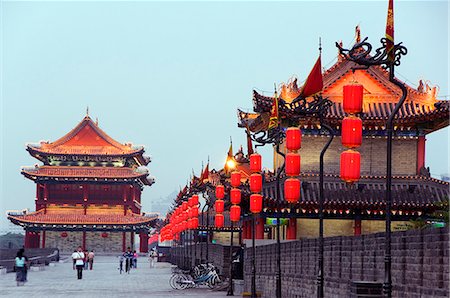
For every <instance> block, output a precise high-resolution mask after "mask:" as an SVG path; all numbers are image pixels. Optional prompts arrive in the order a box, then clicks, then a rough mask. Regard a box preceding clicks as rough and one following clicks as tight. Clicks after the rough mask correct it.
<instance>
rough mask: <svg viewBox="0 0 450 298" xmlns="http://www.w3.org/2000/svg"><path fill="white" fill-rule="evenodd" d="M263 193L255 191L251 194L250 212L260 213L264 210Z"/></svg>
mask: <svg viewBox="0 0 450 298" xmlns="http://www.w3.org/2000/svg"><path fill="white" fill-rule="evenodd" d="M262 199H263V198H262V195H260V194H259V193H254V194H252V195H250V212H252V213H260V212H261V210H262Z"/></svg>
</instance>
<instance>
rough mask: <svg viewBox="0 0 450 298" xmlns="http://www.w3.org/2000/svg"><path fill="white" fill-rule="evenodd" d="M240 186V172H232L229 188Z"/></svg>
mask: <svg viewBox="0 0 450 298" xmlns="http://www.w3.org/2000/svg"><path fill="white" fill-rule="evenodd" d="M239 185H241V172H237V171H235V172H233V173H231V186H233V187H239Z"/></svg>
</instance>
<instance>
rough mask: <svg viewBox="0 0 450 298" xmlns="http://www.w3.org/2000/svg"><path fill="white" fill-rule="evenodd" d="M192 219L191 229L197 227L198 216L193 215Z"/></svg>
mask: <svg viewBox="0 0 450 298" xmlns="http://www.w3.org/2000/svg"><path fill="white" fill-rule="evenodd" d="M191 220H192V224H191V225H192V229H198V217H194V218H192V219H191Z"/></svg>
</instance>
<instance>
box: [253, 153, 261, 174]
mask: <svg viewBox="0 0 450 298" xmlns="http://www.w3.org/2000/svg"><path fill="white" fill-rule="evenodd" d="M261 168H262V157H261V155H260V154H258V153H253V154H251V155H250V171H251V172H252V173H254V172H261Z"/></svg>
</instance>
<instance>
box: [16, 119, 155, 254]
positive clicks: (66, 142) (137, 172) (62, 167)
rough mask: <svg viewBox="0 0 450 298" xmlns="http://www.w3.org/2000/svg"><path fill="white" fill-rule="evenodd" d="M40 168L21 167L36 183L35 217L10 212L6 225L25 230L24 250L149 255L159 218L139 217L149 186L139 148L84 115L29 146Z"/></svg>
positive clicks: (141, 215) (147, 174)
mask: <svg viewBox="0 0 450 298" xmlns="http://www.w3.org/2000/svg"><path fill="white" fill-rule="evenodd" d="M26 150H27V151H28V152H29V153H30V155H31V156H33V157H34V158H36V159H37V160H39V161H40V162H42V165H40V166H39V165H35V166H33V167H23V168H22V175H24V176H25V177H26V178H28V179H30V180H32V181H34V182H35V183H36V198H35V205H36V211H35V212H31V213H27V212H10V213H9V214H8V218H9V220H11V221H12V222H13V223H14V224H17V225H20V226H22V227H23V228H24V229H25V247H26V248H45V247H57V248H59V250H60V251H61V252H72V251H73V250H74V249H75V248H76V247H78V246H82V247H83V248H85V249H89V250H91V249H93V250H95V251H96V252H120V251H125V249H126V248H127V247H128V246H130V247H132V248H134V249H137V248H135V244H134V238H135V233H138V234H139V236H140V251H141V252H147V251H148V232H149V228H150V227H151V226H152V225H154V224H155V222H156V220H157V215H146V214H143V213H141V193H142V191H143V188H144V186H151V185H152V184H153V183H154V178H153V177H151V176H149V171H148V169H147V167H146V166H147V165H148V164H149V163H150V157H148V156H145V155H144V147H143V146H133V145H132V144H121V143H119V142H117V141H115V140H114V139H112V138H111V137H110V136H108V135H107V134H106V133H105V132H104V131H103V130H101V129H100V128H99V126H98V123H96V122H94V121H93V120H92V119H91V118H90V117H89V115H86V116H85V117H84V118H83V119H82V120H81V122H80V123H79V124H78V125H77V126H76V127H75V128H74V129H72V130H71V131H70V132H69V133H67V134H66V135H64V136H63V137H61V138H60V139H58V140H56V141H54V142H40V143H39V144H27V148H26Z"/></svg>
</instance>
